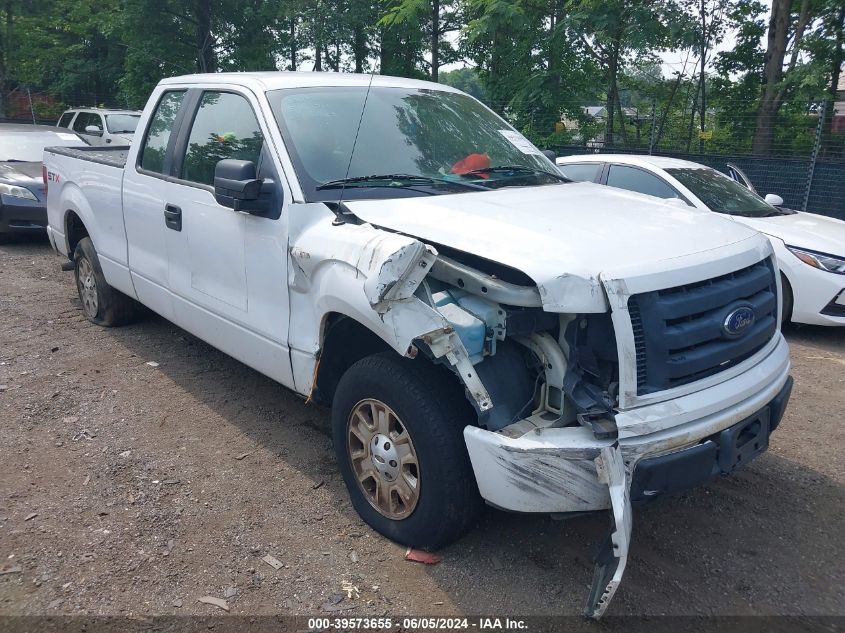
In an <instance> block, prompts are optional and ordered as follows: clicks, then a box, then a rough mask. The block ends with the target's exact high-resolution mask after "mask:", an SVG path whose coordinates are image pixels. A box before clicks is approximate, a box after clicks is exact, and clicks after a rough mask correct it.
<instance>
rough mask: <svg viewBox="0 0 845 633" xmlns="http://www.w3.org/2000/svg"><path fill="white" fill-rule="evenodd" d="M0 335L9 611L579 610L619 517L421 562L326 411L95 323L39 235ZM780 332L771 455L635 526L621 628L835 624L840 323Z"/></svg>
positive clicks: (508, 518) (0, 300)
mask: <svg viewBox="0 0 845 633" xmlns="http://www.w3.org/2000/svg"><path fill="white" fill-rule="evenodd" d="M0 324H2V325H0V419H1V420H2V426H0V429H1V430H0V438H2V443H0V556H1V557H2V558H0V615H14V614H17V615H20V614H26V615H42V614H70V613H80V614H105V615H121V616H125V615H133V616H137V615H154V614H155V615H158V614H185V615H187V614H204V615H207V614H212V613H221V612H220V611H219V610H217V607H214V606H211V605H208V604H204V603H200V602H198V601H197V599H198V598H200V597H202V596H215V597H219V598H224V597H228V604H229V607H230V610H231V613H233V614H246V615H255V614H269V613H283V614H338V613H340V614H343V615H345V616H357V615H382V614H388V615H393V616H399V615H403V614H415V615H422V614H429V615H434V614H438V615H450V614H456V615H457V614H520V615H543V614H580V613H581V611H582V608H583V603H584V601H585V600H586V595H587V590H588V586H589V584H590V581H591V578H592V563H591V562H590V552H591V549H592V547H593V545H594V544H595V543H596V542H597V541H598V540H599V539H600V537H601V536H603V535H604V532H605V530H606V527H607V518H606V517H605V516H601V515H594V516H588V517H583V518H579V519H575V520H571V521H568V522H555V521H552V520H551V519H549V518H547V517H542V516H527V517H526V516H519V515H513V514H506V513H502V512H497V511H493V510H490V511H489V512H487V513H486V515H485V517H484V520H483V521H482V523H481V525H480V526H479V527H478V529H476V530H475V531H474V532H472V533H471V534H470V535H469V536H467V537H465V538H464V539H462V540H461V541H460V542H458V543H456V544H455V545H453V546H451V547H449V548H448V549H446V550H443V551H442V552H440V554H441V555H442V557H443V560H442V562H441V563H440V564H438V565H434V566H425V565H421V564H418V563H412V562H407V561H405V560H403V554H404V550H403V549H402V548H400V547H399V546H397V545H395V544H393V543H391V542H389V541H386V540H385V539H383V538H381V537H380V536H379V535H377V534H375V533H374V532H372V531H371V530H370V529H369V528H368V527H367V526H366V525H364V524H363V523H362V522H361V521H360V520H359V519H358V517H357V515H356V514H355V513H354V511H353V510H352V508H351V505H350V503H349V501H348V500H347V495H346V492H345V489H344V487H343V482H342V480H341V478H340V475H339V473H338V471H337V468H336V467H335V464H334V461H333V453H332V451H331V445H330V438H329V435H330V433H329V417H328V412H327V411H326V410H324V409H321V408H318V407H316V406H314V405H307V404H305V403H304V402H303V401H302V400H301V399H300V398H299V397H297V396H296V395H294V394H293V393H291V392H289V391H286V390H285V389H284V388H282V387H281V386H279V385H277V384H275V383H273V382H272V381H270V380H269V379H267V378H265V377H263V376H261V375H259V374H257V373H256V372H254V371H252V370H251V369H249V368H247V367H245V366H244V365H241V364H240V363H238V362H237V361H234V360H232V359H230V358H228V357H226V356H224V355H223V354H221V353H220V352H217V351H216V350H214V349H212V348H211V347H209V346H208V345H206V344H205V343H203V342H201V341H199V340H198V339H196V338H194V337H192V336H191V335H189V334H187V333H186V332H184V331H182V330H180V329H179V328H177V327H176V326H174V325H171V324H170V323H168V322H167V321H165V320H163V319H161V318H159V317H157V316H154V315H149V314H148V315H145V316H144V317H143V318H141V319H140V320H139V321H138V322H137V323H135V324H133V325H131V326H128V327H124V328H119V329H103V328H100V327H97V326H94V325H92V324H90V323H89V322H87V321H86V320H85V319H84V318H83V317H82V314H81V311H80V309H79V302H78V299H77V297H76V292H75V289H74V286H73V280H72V275H71V273H63V272H61V271H60V270H59V260H58V259H57V258H56V257H55V256H54V255H53V254H52V252H51V251H50V249H49V245H48V244H47V243H46V241H44V240H41V239H25V240H14V241H12V242H11V243H6V244H3V245H0ZM787 336H788V338H789V342H790V344H791V347H792V358H793V363H794V366H793V370H794V372H793V373H794V376H795V380H796V383H795V389H794V391H793V397H792V401H791V403H790V405H789V408H788V410H787V413H786V417H785V419H784V421H783V423H782V424H781V426H780V428H779V429H778V431H777V433H776V434H775V436H774V437H773V440H772V445H771V448H770V450H769V451H768V453H767V454H765V455H763V456H762V457H760V458H759V459H757V460H756V461H754V462H753V463H752V464H751V465H750V466H749V467H748V468H746V469H745V470H743V471H740V472H738V473H736V474H735V475H734V476H732V477H729V478H722V479H720V480H718V481H715V482H713V483H712V484H710V485H708V486H706V487H704V488H701V489H698V490H695V491H692V492H691V493H688V494H685V495H683V496H680V497H676V498H672V499H669V500H666V501H663V502H660V503H656V504H654V505H652V506H649V507H647V508H644V509H641V510H638V511H637V512H636V513H635V519H634V538H633V546H632V550H631V556H630V559H629V562H628V571H627V573H626V576H625V579H624V581H623V583H622V586H621V588H620V590H619V592H618V593H617V596H616V598H615V600H614V602H613V605H612V606H611V608H610V613H612V614H617V615H622V614H638V615H658V614H678V615H691V614H694V615H722V614H732V615H750V614H788V615H810V614H815V615H843V614H845V602H843V600H842V595H841V587H842V586H843V583H845V572H844V571H843V565H842V560H843V558H845V546H843V542H842V538H841V537H842V535H843V533H845V529H843V527H845V521H843V508H845V504H843V496H845V495H843V479H845V460H843V424H842V409H843V400H845V396H844V395H843V394H845V381H843V375H844V374H845V372H843V369H845V368H843V366H845V330H838V331H837V330H832V329H823V328H809V327H805V328H801V329H790V330H789V331H788V332H787ZM267 554H270V555H272V556H273V557H275V558H276V559H278V561H279V562H280V563H281V565H282V566H281V567H280V568H279V569H275V568H274V567H272V566H270V565H269V564H267V563H266V562H264V561H262V557H264V556H265V555H267ZM345 588H346V589H345ZM341 598H342V599H341Z"/></svg>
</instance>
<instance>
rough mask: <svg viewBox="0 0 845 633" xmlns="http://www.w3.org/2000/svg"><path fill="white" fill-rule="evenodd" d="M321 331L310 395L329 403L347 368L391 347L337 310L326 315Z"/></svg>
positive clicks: (319, 400)
mask: <svg viewBox="0 0 845 633" xmlns="http://www.w3.org/2000/svg"><path fill="white" fill-rule="evenodd" d="M323 332H324V335H323V345H322V347H321V349H320V368H319V371H318V372H317V382H316V384H315V390H314V394H313V398H314V399H315V400H317V401H318V402H320V403H321V404H325V405H327V406H329V405H331V402H332V398H334V392H335V389H337V384H338V383H339V382H340V378H341V376H343V374H344V373H345V372H346V370H347V369H349V368H350V367H351V366H352V365H354V364H355V363H357V362H358V361H359V360H361V359H362V358H365V357H366V356H370V355H372V354H378V353H380V352H385V351H388V350H391V348H390V346H389V345H388V344H387V343H385V342H384V341H383V340H381V339H380V338H379V337H378V336H376V335H375V334H374V333H373V332H372V331H371V330H370V329H369V328H367V327H366V326H364V325H361V324H360V323H359V322H358V321H356V320H355V319H352V318H349V317H347V316H345V315H343V314H338V313H336V312H335V313H331V314H329V315H328V316H327V317H326V321H325V327H324V328H323ZM391 351H392V350H391Z"/></svg>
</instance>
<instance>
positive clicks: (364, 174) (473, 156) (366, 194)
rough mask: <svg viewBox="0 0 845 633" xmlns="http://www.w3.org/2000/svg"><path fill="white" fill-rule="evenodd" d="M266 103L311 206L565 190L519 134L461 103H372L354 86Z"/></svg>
mask: <svg viewBox="0 0 845 633" xmlns="http://www.w3.org/2000/svg"><path fill="white" fill-rule="evenodd" d="M267 96H268V98H269V99H270V103H271V106H272V108H273V111H274V114H275V116H276V120H277V122H278V124H279V127H280V129H281V132H282V135H283V136H284V138H285V144H286V146H287V148H288V150H289V152H290V154H291V158H292V160H293V162H294V167H295V168H296V172H297V175H298V177H299V181H300V184H301V185H302V187H303V190H304V192H305V197H306V199H307V200H309V201H315V200H327V201H328V200H337V199H338V198H339V197H340V195H341V191H343V198H344V199H349V198H373V197H397V196H399V195H426V194H428V195H432V194H435V193H456V192H458V191H461V192H471V191H478V190H484V189H492V188H498V187H506V186H536V185H544V184H552V183H558V182H561V181H564V180H565V179H563V178H562V177H560V175H559V174H558V173H557V172H556V170H555V167H554V165H552V163H551V162H550V161H549V160H548V159H547V158H546V157H545V156H543V155H542V154H541V153H540V151H539V150H538V149H537V148H536V147H534V146H533V145H532V144H531V143H530V142H528V141H527V140H526V139H525V138H524V137H523V136H522V135H521V134H519V133H518V132H516V131H514V130H513V129H512V128H511V127H510V126H509V125H508V124H507V123H505V122H504V121H503V120H502V119H500V118H499V117H498V116H496V115H495V114H494V113H493V112H491V111H490V110H488V109H487V108H486V107H484V106H483V105H481V104H480V103H479V102H478V101H476V100H475V99H473V98H471V97H468V96H466V95H463V94H458V93H453V92H446V91H441V90H427V89H425V90H420V89H410V88H387V87H382V86H374V87H373V88H372V89H371V90H370V92H369V95H367V87H366V86H356V87H318V88H302V89H291V90H274V91H271V92H269V93H268V95H267ZM365 100H366V107H365V108H364V102H365ZM362 108H363V112H362ZM359 121H360V126H361V127H360V131H359V132H358V137H357V141H356V136H355V135H356V131H357V130H358V124H359ZM353 146H354V153H353ZM499 168H505V169H499ZM372 176H382V178H368V177H372ZM383 176H390V177H389V178H384V177H383ZM351 179H355V180H351ZM465 185H475V186H465ZM399 188H401V189H402V191H401V193H400V191H399Z"/></svg>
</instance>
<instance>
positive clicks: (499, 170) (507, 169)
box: [461, 165, 572, 182]
mask: <svg viewBox="0 0 845 633" xmlns="http://www.w3.org/2000/svg"><path fill="white" fill-rule="evenodd" d="M507 173H519V174H543V175H544V176H549V177H551V178H555V179H556V180H559V181H561V182H572V181H571V180H570V179H569V178H567V177H566V176H564V175H562V174H555V173H553V172H550V171H546V170H545V169H537V168H536V167H525V166H524V165H496V166H495V167H482V168H481V169H473V170H472V171H468V172H466V173H465V174H461V175H463V176H466V175H471V174H507Z"/></svg>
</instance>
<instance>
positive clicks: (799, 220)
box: [734, 211, 845, 257]
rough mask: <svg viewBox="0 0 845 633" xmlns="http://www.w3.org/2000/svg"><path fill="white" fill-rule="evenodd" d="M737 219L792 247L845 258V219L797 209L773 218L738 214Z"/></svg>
mask: <svg viewBox="0 0 845 633" xmlns="http://www.w3.org/2000/svg"><path fill="white" fill-rule="evenodd" d="M734 219H735V220H736V221H737V222H739V223H741V224H744V225H746V226H750V227H752V228H755V229H757V230H758V231H760V232H761V233H765V234H766V235H771V236H772V237H776V238H778V239H780V240H783V241H784V242H785V243H786V244H789V245H790V246H797V247H798V248H806V249H809V250H811V251H820V252H822V253H830V254H831V255H838V256H840V257H842V256H843V255H845V222H843V221H842V220H837V219H836V218H829V217H827V216H824V215H816V214H815V213H803V212H801V211H796V212H795V213H792V214H789V215H776V216H772V217H770V218H743V217H735V218H734Z"/></svg>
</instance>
